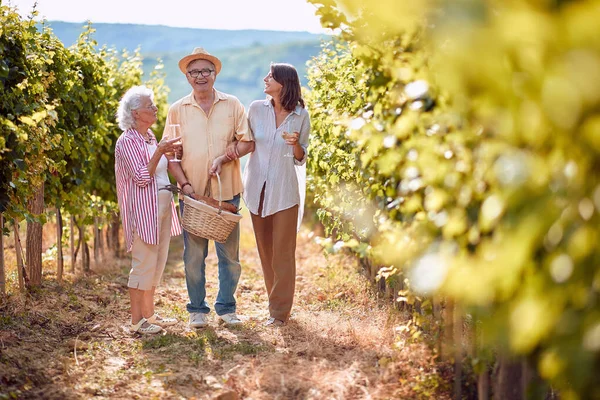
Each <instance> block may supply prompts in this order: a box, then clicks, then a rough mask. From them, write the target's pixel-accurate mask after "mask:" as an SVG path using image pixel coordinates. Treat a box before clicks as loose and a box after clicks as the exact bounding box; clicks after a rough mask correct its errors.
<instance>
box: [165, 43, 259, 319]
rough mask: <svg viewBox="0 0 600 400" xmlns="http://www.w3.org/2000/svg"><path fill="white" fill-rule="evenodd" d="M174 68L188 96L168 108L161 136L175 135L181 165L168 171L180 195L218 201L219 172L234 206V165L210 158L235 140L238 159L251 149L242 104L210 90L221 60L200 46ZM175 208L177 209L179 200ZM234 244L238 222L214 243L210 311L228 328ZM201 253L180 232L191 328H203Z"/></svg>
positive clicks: (237, 175)
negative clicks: (214, 289)
mask: <svg viewBox="0 0 600 400" xmlns="http://www.w3.org/2000/svg"><path fill="white" fill-rule="evenodd" d="M179 69H180V70H181V72H183V73H184V74H185V76H186V78H187V80H188V83H189V84H190V86H191V87H192V92H191V93H190V94H189V95H187V96H185V97H183V98H182V99H180V100H178V101H176V102H175V103H174V104H173V105H172V106H171V107H170V108H169V113H168V116H167V121H166V124H165V132H164V135H167V137H174V136H177V135H181V138H182V142H183V155H182V157H181V162H180V163H179V162H170V163H169V172H171V174H172V175H173V176H174V177H175V179H176V180H177V183H178V184H179V187H180V188H181V190H182V191H183V192H184V193H185V194H188V195H192V194H194V193H197V194H200V195H206V196H210V197H212V198H215V199H218V196H219V187H218V182H217V179H211V175H212V174H213V173H214V172H220V177H221V184H222V185H221V186H222V197H223V200H224V201H227V202H228V203H231V204H233V205H235V207H236V208H237V207H239V204H240V193H241V192H242V190H243V186H242V179H241V170H240V162H239V160H238V159H236V160H230V159H228V158H227V159H226V160H225V162H224V163H222V164H221V162H217V161H216V160H217V159H219V160H221V161H223V158H224V157H227V156H226V155H224V154H225V152H226V148H227V145H228V144H230V143H232V142H233V141H235V140H237V141H239V144H238V151H239V152H240V154H241V155H243V154H246V153H248V152H250V151H252V150H253V149H254V142H253V139H252V136H251V133H250V130H249V128H248V121H247V118H246V113H245V110H244V106H243V105H242V103H241V102H240V101H239V100H238V99H237V98H236V97H234V96H231V95H228V94H225V93H222V92H219V91H218V90H216V89H215V88H214V84H215V80H216V78H217V75H218V74H219V72H221V61H220V60H219V59H218V58H217V57H215V56H213V55H211V54H209V53H208V52H207V51H206V50H204V49H203V48H200V47H197V48H195V49H194V51H193V52H192V54H189V55H187V56H185V57H183V58H182V59H181V60H180V61H179ZM177 125H179V127H177ZM177 131H179V132H177ZM213 164H215V165H217V164H218V165H219V166H218V168H212V167H213ZM215 170H216V171H215ZM180 207H181V209H182V211H183V202H182V201H180ZM183 212H185V211H183ZM239 241H240V228H239V224H238V226H236V228H234V230H233V231H232V232H231V235H229V238H228V239H227V241H226V242H225V243H215V248H216V251H217V257H218V260H219V262H218V264H219V293H218V295H217V299H216V302H215V311H216V313H217V314H218V315H219V318H220V319H221V320H222V321H223V322H225V323H227V324H231V325H235V324H239V323H241V321H240V319H239V318H238V316H237V314H236V301H235V290H236V288H237V284H238V281H239V279H240V274H241V266H240V262H239ZM207 254H208V240H207V239H204V238H201V237H198V236H195V235H193V234H191V233H188V232H184V250H183V261H184V264H185V280H186V284H187V289H188V295H189V297H190V302H189V303H188V304H187V310H188V312H189V313H190V327H192V328H202V327H204V326H206V325H208V318H207V315H208V313H209V312H210V307H209V306H208V303H207V302H206V288H205V285H206V276H205V267H206V263H205V259H206V256H207Z"/></svg>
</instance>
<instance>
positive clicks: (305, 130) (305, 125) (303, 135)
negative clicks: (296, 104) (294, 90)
mask: <svg viewBox="0 0 600 400" xmlns="http://www.w3.org/2000/svg"><path fill="white" fill-rule="evenodd" d="M303 117H304V118H303V119H302V126H301V127H300V139H299V141H300V146H301V147H302V149H303V150H304V157H302V159H301V160H296V158H294V164H295V165H304V164H306V158H307V156H308V136H309V135H310V118H309V116H308V112H306V110H304V109H303Z"/></svg>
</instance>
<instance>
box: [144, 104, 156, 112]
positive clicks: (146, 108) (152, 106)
mask: <svg viewBox="0 0 600 400" xmlns="http://www.w3.org/2000/svg"><path fill="white" fill-rule="evenodd" d="M140 110H150V111H154V110H158V107H156V104H150V105H149V106H146V107H141V108H140Z"/></svg>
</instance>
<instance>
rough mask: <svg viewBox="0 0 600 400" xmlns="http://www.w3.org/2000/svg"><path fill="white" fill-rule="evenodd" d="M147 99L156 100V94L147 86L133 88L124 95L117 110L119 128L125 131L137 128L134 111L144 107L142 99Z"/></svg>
mask: <svg viewBox="0 0 600 400" xmlns="http://www.w3.org/2000/svg"><path fill="white" fill-rule="evenodd" d="M145 97H147V98H149V99H150V100H154V92H153V91H152V89H150V88H148V87H146V86H133V87H132V88H130V89H129V90H128V91H127V92H126V93H125V94H124V95H123V98H122V99H121V101H120V102H119V108H118V109H117V122H118V123H119V128H121V129H123V130H124V131H126V130H127V129H132V128H135V119H134V118H133V113H132V111H134V110H138V109H139V108H140V107H141V106H142V99H143V98H145Z"/></svg>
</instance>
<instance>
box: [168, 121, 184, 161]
mask: <svg viewBox="0 0 600 400" xmlns="http://www.w3.org/2000/svg"><path fill="white" fill-rule="evenodd" d="M169 132H170V135H169V136H170V137H171V138H173V139H174V138H179V140H178V141H176V142H175V143H174V144H176V145H180V144H182V143H183V141H182V138H181V126H180V125H179V124H170V125H169ZM174 155H175V157H173V158H172V159H170V160H169V161H171V162H181V160H180V159H178V158H177V152H176V151H175V152H174Z"/></svg>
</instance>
